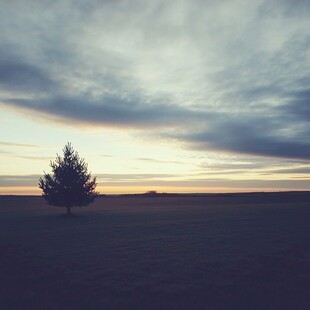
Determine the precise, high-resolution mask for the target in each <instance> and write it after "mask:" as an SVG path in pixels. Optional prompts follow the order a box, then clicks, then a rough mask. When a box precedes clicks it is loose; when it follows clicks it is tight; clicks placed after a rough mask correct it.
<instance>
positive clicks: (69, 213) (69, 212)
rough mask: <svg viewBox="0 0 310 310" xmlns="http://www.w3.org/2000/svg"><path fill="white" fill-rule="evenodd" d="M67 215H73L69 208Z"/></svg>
mask: <svg viewBox="0 0 310 310" xmlns="http://www.w3.org/2000/svg"><path fill="white" fill-rule="evenodd" d="M67 215H71V210H70V207H67Z"/></svg>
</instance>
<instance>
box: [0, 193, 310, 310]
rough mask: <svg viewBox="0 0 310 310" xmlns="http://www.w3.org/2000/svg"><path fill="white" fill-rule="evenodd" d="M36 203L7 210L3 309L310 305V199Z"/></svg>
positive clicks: (215, 309) (2, 210)
mask: <svg viewBox="0 0 310 310" xmlns="http://www.w3.org/2000/svg"><path fill="white" fill-rule="evenodd" d="M28 199H29V198H28ZM238 199H239V198H238ZM247 199H248V198H247ZM35 202H36V201H33V202H32V201H31V200H29V201H28V200H27V204H26V203H25V201H23V200H21V203H19V204H17V203H16V202H15V203H11V204H7V206H5V205H2V206H1V207H0V266H1V269H0V306H1V309H6V310H13V309H16V310H17V309H18V310H20V309H22V310H24V309H45V310H54V309H55V310H56V309H57V310H58V309H62V310H70V309H90V310H92V309H137V310H138V309H141V310H142V309H148V310H150V309H154V310H155V309H156V310H157V309H169V310H174V309H177V310H183V309H186V310H187V309H192V310H195V309H197V310H198V309H199V310H200V309H208V310H224V309H225V310H226V309H227V310H228V309H238V310H243V309H245V310H250V309H251V310H260V309H262V310H263V309H264V310H274V309H281V310H282V309H287V310H288V309H294V310H305V309H310V298H309V294H308V288H309V287H310V242H309V240H310V231H309V220H310V208H309V204H308V203H307V202H306V203H299V204H297V203H295V202H292V203H291V202H289V203H282V202H281V203H274V204H272V203H269V204H265V203H263V204H257V203H256V204H249V203H248V200H247V201H246V203H244V204H242V205H241V204H240V203H239V204H231V202H230V199H229V198H227V200H226V204H224V203H223V200H220V201H219V202H218V201H217V200H216V198H212V203H210V201H209V200H206V201H204V200H203V199H202V198H199V200H198V199H197V200H196V201H195V199H194V198H191V199H188V200H181V199H179V198H178V200H177V202H175V200H172V199H159V198H158V199H157V198H156V199H153V200H143V199H140V200H139V199H130V198H126V199H125V198H123V199H122V200H121V199H118V200H117V199H111V200H105V199H102V200H98V202H96V203H97V204H95V205H94V206H92V207H89V208H85V209H76V210H74V212H73V213H72V215H71V216H68V215H67V214H65V213H62V211H63V210H61V209H53V208H50V207H42V204H40V203H39V202H37V205H35ZM213 202H214V204H213ZM224 202H225V201H224ZM216 203H217V204H216Z"/></svg>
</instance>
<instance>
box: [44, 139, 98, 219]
mask: <svg viewBox="0 0 310 310" xmlns="http://www.w3.org/2000/svg"><path fill="white" fill-rule="evenodd" d="M63 154H64V156H63V158H62V157H60V156H59V155H58V154H57V157H56V160H55V162H52V161H51V163H50V166H51V168H52V171H53V173H52V174H46V173H45V172H44V176H43V177H42V178H40V180H39V188H41V189H42V191H43V193H42V196H43V197H44V198H45V200H46V201H47V203H48V204H49V205H52V206H56V207H65V208H67V214H71V208H72V207H81V206H86V205H88V204H89V203H91V202H93V201H94V199H95V198H96V197H97V196H98V195H99V193H98V192H96V191H95V188H96V185H97V184H96V178H92V177H91V174H90V173H88V171H87V164H86V163H85V161H84V159H81V158H80V157H79V154H78V152H76V151H74V150H73V148H72V146H71V143H67V145H66V146H65V147H64V148H63Z"/></svg>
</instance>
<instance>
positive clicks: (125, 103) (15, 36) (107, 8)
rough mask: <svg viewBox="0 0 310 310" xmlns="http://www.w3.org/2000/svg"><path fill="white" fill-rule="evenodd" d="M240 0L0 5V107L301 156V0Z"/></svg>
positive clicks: (305, 41)
mask: <svg viewBox="0 0 310 310" xmlns="http://www.w3.org/2000/svg"><path fill="white" fill-rule="evenodd" d="M241 2H242V1H239V0H236V1H227V2H225V6H223V5H222V4H220V3H216V2H214V3H213V2H210V3H209V5H210V6H211V7H212V10H211V13H212V12H213V13H212V14H211V13H210V12H209V11H208V10H207V11H206V12H204V11H203V10H201V11H199V10H195V9H194V7H200V6H201V5H202V4H203V2H199V1H197V2H195V3H192V2H190V1H189V2H186V1H184V3H183V2H182V3H183V4H182V6H180V5H178V3H174V2H173V3H171V4H169V5H168V4H167V3H166V2H162V3H158V2H156V1H155V2H153V1H150V2H148V3H147V4H143V3H142V2H140V1H137V2H134V3H133V5H132V6H130V7H128V5H125V4H124V3H123V4H122V3H121V2H118V1H117V3H116V2H109V1H107V2H101V1H98V2H94V3H93V4H92V5H91V6H87V13H85V3H84V2H83V1H80V2H79V1H77V2H76V3H73V2H70V1H68V2H66V3H65V4H64V3H62V2H55V3H54V4H53V5H51V3H49V4H48V5H49V6H50V7H49V9H50V11H49V12H50V14H46V10H45V7H44V5H42V4H36V3H35V2H32V1H30V4H29V6H28V7H27V6H25V5H24V4H23V5H22V2H21V3H20V5H22V6H21V7H19V6H18V3H16V4H14V1H13V2H10V3H9V2H8V3H2V4H1V5H0V8H1V7H2V8H3V10H2V11H3V12H4V11H6V12H8V14H12V16H11V19H10V18H8V17H7V16H5V15H4V13H2V14H1V15H0V17H1V16H2V18H1V24H0V26H1V28H2V29H4V30H5V31H3V34H2V37H1V42H2V43H1V48H0V89H1V91H2V93H1V95H0V104H1V105H2V107H4V108H10V109H13V110H14V111H28V112H30V113H31V114H36V115H38V116H39V117H43V118H44V119H45V120H53V121H55V120H56V121H58V122H60V123H62V124H68V123H70V124H71V125H73V126H76V124H78V125H79V124H81V123H83V124H87V125H89V126H104V127H113V128H118V129H120V130H123V129H124V128H131V129H138V130H141V131H143V132H144V133H147V134H149V135H156V136H160V137H162V138H167V137H168V138H173V139H175V140H177V141H180V142H181V143H185V145H186V146H188V147H191V148H193V149H199V150H225V151H228V152H235V153H246V154H254V155H259V156H270V157H284V158H298V159H306V160H309V159H310V142H309V134H310V122H309V121H310V102H309V100H310V91H309V88H308V87H309V78H308V76H309V53H308V51H309V42H310V40H309V35H310V34H309V31H308V29H309V28H310V27H307V26H310V25H309V22H308V18H307V14H305V10H306V9H307V8H309V6H308V4H307V3H308V1H302V0H300V1H298V3H297V4H296V5H295V4H294V5H292V2H291V1H272V2H271V1H263V2H261V1H258V2H256V1H253V2H251V3H247V4H246V5H241V4H242V3H241ZM82 12H84V13H83V14H82ZM158 12H160V15H158V14H157V13H158ZM155 16H157V18H156V21H155V20H152V18H154V17H155ZM13 20H14V22H13ZM60 24H61V25H62V27H61V26H60ZM27 33H28V34H29V35H28V36H26V35H25V34H27Z"/></svg>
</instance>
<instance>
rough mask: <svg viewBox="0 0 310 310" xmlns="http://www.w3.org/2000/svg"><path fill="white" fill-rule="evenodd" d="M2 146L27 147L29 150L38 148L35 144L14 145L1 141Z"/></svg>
mask: <svg viewBox="0 0 310 310" xmlns="http://www.w3.org/2000/svg"><path fill="white" fill-rule="evenodd" d="M0 145H1V146H5V147H7V146H8V147H27V148H38V147H39V146H38V145H34V144H24V143H13V142H5V141H0Z"/></svg>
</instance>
